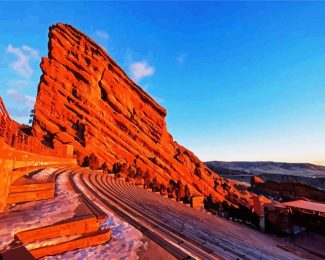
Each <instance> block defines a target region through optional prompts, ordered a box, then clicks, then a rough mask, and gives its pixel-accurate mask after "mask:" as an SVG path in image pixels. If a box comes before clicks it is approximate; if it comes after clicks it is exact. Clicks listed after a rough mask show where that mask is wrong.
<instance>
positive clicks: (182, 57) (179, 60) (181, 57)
mask: <svg viewBox="0 0 325 260" xmlns="http://www.w3.org/2000/svg"><path fill="white" fill-rule="evenodd" d="M186 57H187V53H181V54H180V55H179V56H178V57H177V59H176V61H177V63H178V64H180V65H183V64H184V62H185V59H186Z"/></svg>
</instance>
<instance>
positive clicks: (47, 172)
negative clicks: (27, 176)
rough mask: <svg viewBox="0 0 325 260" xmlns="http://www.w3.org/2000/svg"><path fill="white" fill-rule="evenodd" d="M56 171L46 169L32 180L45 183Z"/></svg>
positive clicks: (34, 175) (33, 176)
mask: <svg viewBox="0 0 325 260" xmlns="http://www.w3.org/2000/svg"><path fill="white" fill-rule="evenodd" d="M56 170H57V169H56V168H46V169H44V170H42V171H41V172H39V173H37V174H33V175H32V176H31V179H33V180H37V181H44V182H45V181H46V180H47V179H48V178H49V177H50V176H51V175H52V174H53V172H55V171H56Z"/></svg>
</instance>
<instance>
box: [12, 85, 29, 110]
mask: <svg viewBox="0 0 325 260" xmlns="http://www.w3.org/2000/svg"><path fill="white" fill-rule="evenodd" d="M7 95H8V97H10V98H11V99H12V100H13V101H15V102H16V103H19V104H21V106H22V107H24V108H26V110H28V112H29V110H31V109H32V108H33V107H34V104H35V97H33V96H30V95H24V94H21V93H19V92H18V91H16V90H14V89H7Z"/></svg>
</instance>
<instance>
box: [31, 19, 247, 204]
mask: <svg viewBox="0 0 325 260" xmlns="http://www.w3.org/2000/svg"><path fill="white" fill-rule="evenodd" d="M48 47H49V52H48V57H47V58H46V57H45V58H43V59H42V63H41V69H42V71H43V75H42V77H41V80H40V83H39V86H38V93H37V99H36V105H35V116H34V122H33V133H34V135H36V136H37V137H38V138H39V139H40V140H42V142H43V143H46V144H47V145H49V146H52V147H55V144H56V143H63V144H71V145H73V147H74V150H75V154H76V155H77V156H78V159H79V163H80V164H85V165H86V164H87V163H89V157H90V155H91V156H92V158H93V157H94V156H96V157H97V158H98V162H99V165H103V164H104V167H105V169H107V168H114V167H113V166H114V165H115V168H114V170H115V171H122V170H123V169H124V171H126V172H127V174H130V175H132V176H136V175H137V174H138V176H139V175H140V176H146V177H147V178H149V181H151V182H153V183H158V184H159V185H160V186H163V187H170V186H171V185H172V184H174V185H178V186H180V187H184V186H185V187H186V192H187V194H189V193H190V194H191V195H196V194H203V195H205V196H206V197H208V196H209V195H210V196H209V197H210V198H211V197H212V198H213V200H214V201H215V202H217V203H224V204H226V205H232V206H234V207H238V206H239V205H240V206H244V207H246V208H251V205H252V202H251V198H250V193H249V192H247V191H245V190H244V191H243V190H241V191H240V190H238V189H237V188H236V187H235V186H234V185H232V184H231V183H230V182H229V181H227V180H224V179H223V178H221V177H220V176H218V175H217V174H215V173H213V172H212V171H211V170H210V169H208V168H207V167H206V166H205V165H204V164H203V163H202V162H201V161H200V160H199V159H198V158H197V157H196V156H195V155H194V154H193V153H192V152H191V151H189V150H187V149H186V148H184V147H183V146H181V145H179V144H178V143H176V142H175V141H174V140H173V137H172V136H171V135H170V134H169V133H168V131H167V128H166V122H165V117H166V110H165V109H164V108H163V107H161V106H160V105H159V104H158V103H157V102H156V101H155V100H154V99H153V98H152V97H150V96H149V95H148V94H147V93H146V92H144V91H143V90H142V89H141V88H140V87H139V86H138V85H137V84H135V83H134V82H133V81H132V80H131V79H129V78H128V76H127V75H126V74H125V72H124V71H123V70H122V69H121V68H120V67H119V66H118V65H117V64H116V63H115V62H114V60H113V59H112V58H111V57H110V56H109V55H108V54H107V53H106V52H105V50H103V48H101V47H100V46H99V45H97V44H96V43H95V42H94V41H93V40H91V39H90V38H89V37H88V36H86V35H85V34H83V33H81V32H80V31H78V30H76V29H75V28H73V27H72V26H70V25H66V24H61V23H58V24H57V25H54V26H52V27H50V32H49V44H48ZM139 172H141V174H139ZM143 173H145V174H143Z"/></svg>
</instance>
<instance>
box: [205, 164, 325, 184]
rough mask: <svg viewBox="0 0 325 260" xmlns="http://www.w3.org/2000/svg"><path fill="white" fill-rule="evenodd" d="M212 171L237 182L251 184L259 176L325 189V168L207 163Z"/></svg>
mask: <svg viewBox="0 0 325 260" xmlns="http://www.w3.org/2000/svg"><path fill="white" fill-rule="evenodd" d="M205 164H206V166H208V167H209V168H210V169H211V170H212V171H214V172H216V173H218V174H219V175H220V176H222V177H224V178H227V179H232V180H235V181H240V182H246V183H250V180H251V177H252V176H254V175H257V176H259V177H261V178H262V179H263V180H264V181H267V180H270V181H278V182H299V183H304V184H307V185H312V186H315V187H318V188H321V189H325V166H321V165H315V164H311V163H284V162H271V161H270V162H224V161H210V162H205Z"/></svg>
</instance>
